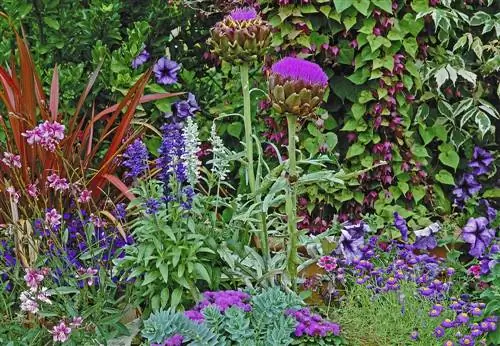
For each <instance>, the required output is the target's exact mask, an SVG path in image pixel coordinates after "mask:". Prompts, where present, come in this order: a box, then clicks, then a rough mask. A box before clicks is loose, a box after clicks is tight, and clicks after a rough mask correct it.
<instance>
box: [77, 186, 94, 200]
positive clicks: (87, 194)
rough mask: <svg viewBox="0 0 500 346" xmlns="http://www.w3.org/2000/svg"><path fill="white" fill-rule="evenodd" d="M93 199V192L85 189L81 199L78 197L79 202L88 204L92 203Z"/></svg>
mask: <svg viewBox="0 0 500 346" xmlns="http://www.w3.org/2000/svg"><path fill="white" fill-rule="evenodd" d="M91 198H92V192H90V191H89V190H87V189H85V190H83V191H82V192H81V193H80V197H78V202H79V203H88V202H90V200H91Z"/></svg>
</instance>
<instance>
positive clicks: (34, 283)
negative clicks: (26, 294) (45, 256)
mask: <svg viewBox="0 0 500 346" xmlns="http://www.w3.org/2000/svg"><path fill="white" fill-rule="evenodd" d="M44 278H45V276H43V274H42V273H41V272H39V271H38V270H36V269H33V268H26V274H25V275H24V281H26V284H27V285H28V286H29V287H31V288H33V289H36V288H38V284H39V283H40V282H42V281H43V279H44Z"/></svg>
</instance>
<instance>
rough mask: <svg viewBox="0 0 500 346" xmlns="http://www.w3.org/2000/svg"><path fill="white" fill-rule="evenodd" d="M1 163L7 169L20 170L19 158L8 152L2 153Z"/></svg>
mask: <svg viewBox="0 0 500 346" xmlns="http://www.w3.org/2000/svg"><path fill="white" fill-rule="evenodd" d="M2 162H3V163H4V164H5V165H6V166H7V167H9V168H21V167H22V165H21V156H19V155H15V154H12V153H9V152H7V151H6V152H4V153H3V159H2Z"/></svg>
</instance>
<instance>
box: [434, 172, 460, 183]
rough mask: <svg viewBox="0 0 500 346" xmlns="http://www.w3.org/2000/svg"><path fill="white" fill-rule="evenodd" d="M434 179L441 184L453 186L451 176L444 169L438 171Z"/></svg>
mask: <svg viewBox="0 0 500 346" xmlns="http://www.w3.org/2000/svg"><path fill="white" fill-rule="evenodd" d="M435 178H436V180H437V181H439V182H440V183H442V184H446V185H455V179H454V178H453V175H452V174H451V173H450V172H448V171H446V170H444V169H442V170H440V171H439V172H438V174H436V176H435Z"/></svg>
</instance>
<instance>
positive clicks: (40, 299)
mask: <svg viewBox="0 0 500 346" xmlns="http://www.w3.org/2000/svg"><path fill="white" fill-rule="evenodd" d="M48 273H49V270H48V269H47V268H42V269H40V270H38V269H34V268H26V274H25V275H24V281H25V282H26V285H27V286H28V287H29V289H28V290H26V291H23V292H21V294H20V296H19V299H20V300H21V306H20V307H21V310H22V311H27V312H30V313H32V314H36V313H37V312H38V311H39V307H40V303H46V304H52V301H51V300H50V298H49V297H50V293H49V292H48V291H47V288H46V287H41V283H42V281H43V280H44V279H45V276H46V275H48Z"/></svg>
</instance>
